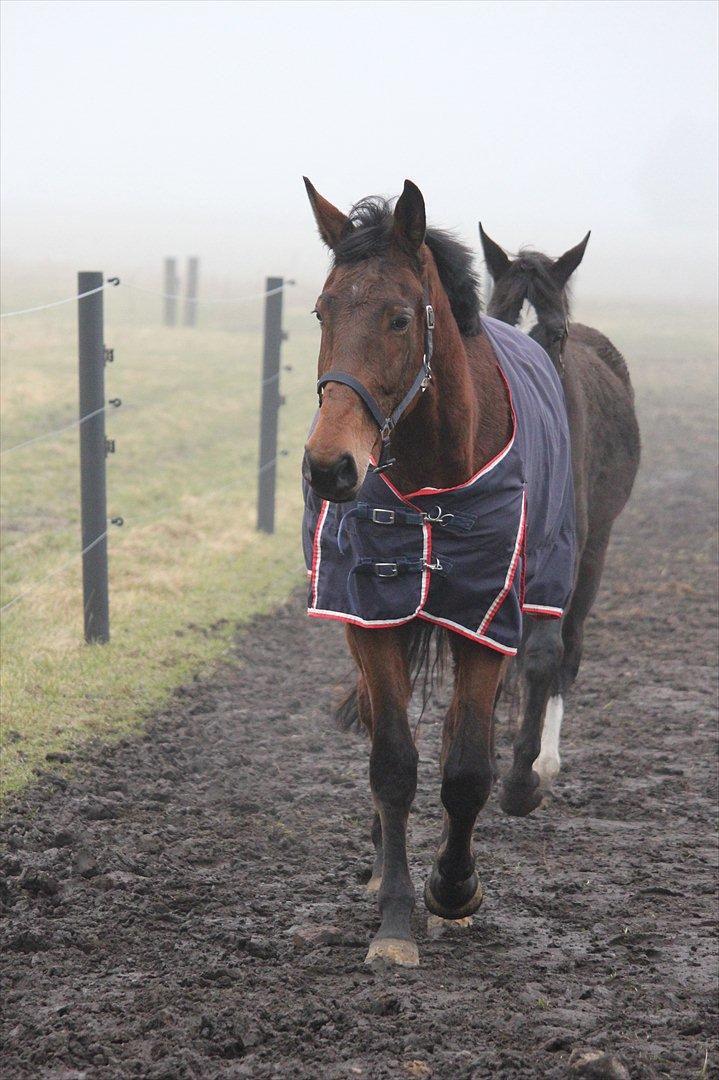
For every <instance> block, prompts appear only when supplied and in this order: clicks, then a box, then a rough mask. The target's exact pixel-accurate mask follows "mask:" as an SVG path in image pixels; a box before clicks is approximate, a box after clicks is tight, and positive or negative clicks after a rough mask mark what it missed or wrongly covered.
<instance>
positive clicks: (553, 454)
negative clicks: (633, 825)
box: [302, 179, 636, 966]
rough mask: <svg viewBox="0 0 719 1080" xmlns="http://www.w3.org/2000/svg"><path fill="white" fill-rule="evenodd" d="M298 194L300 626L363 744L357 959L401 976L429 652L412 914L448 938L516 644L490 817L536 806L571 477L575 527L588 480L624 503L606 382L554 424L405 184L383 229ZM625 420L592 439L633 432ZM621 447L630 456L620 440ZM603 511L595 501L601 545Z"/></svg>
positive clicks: (545, 396) (379, 209) (363, 207)
mask: <svg viewBox="0 0 719 1080" xmlns="http://www.w3.org/2000/svg"><path fill="white" fill-rule="evenodd" d="M305 185H306V188H307V193H308V196H309V200H310V204H311V206H312V210H313V212H314V216H315V220H316V223H317V226H318V229H319V232H320V236H321V238H322V239H323V241H324V242H325V244H326V245H327V246H328V247H329V248H330V250H331V252H332V255H333V265H332V268H331V270H330V273H329V276H328V277H327V280H326V282H325V285H324V287H323V290H322V293H321V294H320V296H319V298H318V300H317V302H316V307H315V314H316V316H317V318H318V319H319V321H320V322H321V324H322V337H321V344H320V353H319V361H318V384H317V385H318V393H319V395H320V404H321V408H320V409H319V412H318V414H317V416H316V418H315V422H314V424H313V426H312V430H311V432H310V436H309V438H308V441H307V443H306V447H305V453H304V458H303V465H302V472H303V479H304V484H305V500H306V512H305V523H304V533H303V540H304V546H305V555H306V559H307V563H308V568H309V571H310V604H309V608H310V614H311V615H315V616H318V617H323V618H337V619H339V620H340V621H342V622H344V623H345V624H346V634H347V641H348V645H349V649H350V652H351V654H352V656H353V658H354V660H355V663H356V666H357V684H356V687H355V688H353V690H352V691H351V692H350V694H349V695H348V696H347V698H346V700H345V702H344V703H343V705H342V706H341V707H340V709H339V710H338V711H339V716H340V718H341V719H344V720H347V719H352V718H354V717H357V718H358V719H359V720H360V721H361V723H362V724H363V725H364V726H365V727H366V729H367V730H368V732H369V734H370V737H371V750H370V763H369V764H370V768H369V774H370V787H371V791H372V796H373V800H374V804H375V809H376V813H375V820H374V825H373V829H372V837H373V841H374V844H375V863H374V870H373V874H372V877H371V879H370V882H369V888H370V890H372V891H376V892H377V898H378V904H379V910H380V915H381V924H380V927H379V930H378V932H377V934H376V935H375V937H374V938H373V940H372V942H371V944H370V947H369V951H368V954H367V961H368V962H371V961H373V960H375V959H377V958H383V959H385V960H386V961H388V962H390V963H395V964H399V965H406V966H414V965H416V964H417V963H418V962H419V954H418V949H417V945H416V943H415V941H414V939H413V936H412V931H411V925H410V918H411V914H412V911H413V909H414V906H415V896H414V889H413V886H412V881H411V878H410V874H409V868H408V863H407V843H406V830H407V820H408V815H409V811H410V807H411V804H412V801H413V799H414V795H415V790H416V783H417V760H418V754H417V749H416V746H415V743H414V739H413V736H412V731H411V729H410V725H409V721H408V705H409V701H410V698H411V694H412V688H413V678H414V677H415V676H416V674H417V672H418V670H419V669H421V667H422V665H423V664H425V663H426V662H427V659H428V655H429V642H430V639H431V636H432V635H433V634H435V635H437V634H439V635H441V636H442V637H443V638H444V639H445V640H446V642H447V643H448V645H449V649H450V650H451V655H452V660H453V667H454V693H453V697H452V701H451V704H450V708H449V712H448V715H447V717H446V720H445V724H444V730H443V739H442V752H441V773H442V782H441V800H442V803H443V806H444V810H445V813H444V825H443V830H442V836H441V838H440V843H439V848H438V852H437V856H436V858H435V861H434V866H433V868H432V871H431V873H430V875H429V878H428V879H427V882H426V885H425V893H424V896H425V903H426V905H427V907H428V909H429V910H430V911H431V912H432V913H433V914H435V915H438V916H441V917H443V918H446V919H455V920H459V919H463V918H465V917H466V916H469V915H471V914H472V913H473V912H475V911H476V910H477V909H478V907H479V906H480V904H481V902H482V895H483V894H482V889H481V886H480V883H479V879H478V876H477V873H476V869H475V854H474V851H473V847H472V834H473V829H474V824H475V821H476V818H477V816H478V814H479V811H480V810H481V808H482V807H483V806H484V804H485V802H486V801H487V799H488V797H489V794H490V790H491V787H492V783H493V779H494V774H495V754H494V709H495V704H496V701H497V698H498V695H499V692H500V689H501V685H502V680H503V677H504V674H505V670H506V666H507V663H508V660H509V658H510V657H512V656H514V655H516V654H517V652H518V650H520V645H521V654H522V655H521V659H522V671H523V677H524V680H525V682H526V686H527V695H526V708H525V713H524V717H523V722H522V725H521V729H520V731H519V734H518V737H517V739H516V742H515V746H514V759H513V764H512V767H511V770H510V772H509V775H508V776H507V777H506V778H505V780H504V785H503V791H502V796H501V805H502V807H503V809H504V810H505V811H506V812H507V813H510V814H515V815H525V814H528V813H530V812H531V811H532V810H533V809H535V808H536V806H538V805H539V803H540V802H541V799H542V788H541V784H540V778H539V776H538V774H537V773H536V772H534V771H533V764H534V762H535V761H536V759H537V758H538V757H539V756H540V747H541V733H542V722H543V718H544V713H545V709H546V706H547V702H548V700H549V699H550V696H552V695H555V696H556V694H557V692H558V690H557V688H558V686H559V684H560V677H561V671H562V664H563V651H564V647H563V639H562V623H563V614H564V610H565V607H566V606H567V603H568V602H569V599H570V595H571V594H572V592H573V591H576V581H577V569H576V568H577V566H581V565H582V564H583V563H584V562H585V555H586V549H587V536H588V522H589V521H590V519H591V521H592V522H593V523H594V522H595V519H596V520H598V519H599V518H600V517H601V516H602V515H601V512H600V510H599V509H597V511H596V513H593V514H588V513H587V512H584V513H582V512H581V509H580V510H579V512H577V511H575V491H574V488H573V486H572V484H573V483H574V480H573V475H574V473H575V472H576V470H577V468H579V469H580V472H581V476H580V477H579V483H578V484H575V487H576V493H577V494H576V501H577V503H579V502H582V503H583V505H584V507H585V511H586V503H587V500H588V499H590V498H592V497H593V492H594V491H595V488H596V487H597V478H598V477H602V478H603V479H602V480H601V483H600V488H601V490H602V491H604V486H603V485H606V484H607V483H608V482H613V492H614V493H616V492H618V491H619V490H620V489H622V490H625V498H626V497H628V493H629V489H630V488H631V479H628V480H627V479H626V477H625V476H624V475H612V474H613V473H615V474H616V473H621V472H622V468H621V466H622V461H623V459H622V458H621V454H620V453H619V451H617V453H616V455H615V454H613V453H612V452H611V445H608V444H607V440H605V439H603V438H602V439H600V440H599V443H598V445H597V447H596V448H595V447H593V446H592V445H591V440H592V439H595V438H596V437H597V426H596V424H595V422H594V418H595V416H596V415H598V414H599V413H600V412H601V411H603V409H604V406H605V404H606V402H605V401H604V400H603V399H602V397H601V393H600V390H601V391H602V392H603V390H604V384H603V382H602V378H601V377H600V376H597V375H596V373H594V377H593V378H592V379H588V380H587V383H586V387H585V390H584V394H585V397H586V398H590V397H591V398H592V402H591V404H590V403H589V402H587V403H586V410H585V411H584V412H583V411H581V410H580V411H579V412H576V411H575V413H573V414H572V415H570V416H569V421H568V420H567V410H566V409H565V407H564V401H563V396H562V388H561V382H560V380H559V378H558V376H557V373H556V371H555V370H554V368H553V367H552V362H551V360H550V359H549V358H548V357H547V354H546V353H545V352H544V350H543V349H541V348H540V347H539V346H538V345H537V344H536V343H534V342H533V341H532V340H531V339H530V338H528V337H526V336H525V335H523V334H521V333H520V332H519V331H517V330H514V329H510V328H509V327H508V326H505V325H504V324H503V323H502V322H501V321H496V320H494V319H485V318H484V317H482V318H480V304H479V298H478V280H477V277H476V276H475V274H474V272H473V269H472V258H471V255H470V253H469V251H468V250H467V249H466V248H465V247H464V246H463V245H461V244H460V243H458V242H457V241H456V240H455V239H454V238H453V237H451V236H450V235H449V234H447V233H444V232H441V231H439V230H435V229H427V226H426V216H425V206H424V199H423V197H422V194H421V192H420V191H419V189H418V188H417V187H416V185H414V184H413V183H412V182H411V181H405V185H404V190H403V192H402V195H401V196H400V198H399V199H398V200H397V203H396V205H395V207H394V210H392V208H391V206H390V204H389V203H387V202H386V201H385V200H383V199H379V198H370V199H365V200H362V201H361V202H360V203H358V204H357V205H356V206H355V207H354V208H353V209H352V210H351V211H350V213H349V214H344V213H343V212H342V211H340V210H339V209H337V208H336V207H335V206H333V205H332V204H331V203H329V202H328V201H327V200H326V199H324V198H323V197H322V196H321V195H320V194H319V193H318V192H317V191H316V190H315V188H314V187H313V185H312V184H311V183H310V182H309V180H307V179H305ZM601 363H604V362H603V361H601ZM605 366H607V365H605ZM584 370H585V369H584V368H582V372H584ZM607 370H608V371H609V368H608V367H607ZM578 378H579V379H580V380H583V379H584V375H581V376H578ZM612 378H613V379H614V380H615V382H616V381H617V376H616V375H615V374H613V375H612ZM611 389H612V392H616V395H617V396H620V395H619V389H618V387H617V386H614V384H612V387H611ZM625 389H626V386H625ZM627 400H628V410H626V409H625V410H624V411H622V410H621V409H619V408H618V407H617V409H616V411H614V412H613V411H612V410H611V409H610V410H609V419H608V421H607V422H608V423H612V424H614V425H615V426H622V425H623V427H628V428H630V429H632V430H636V422H635V421H634V420H633V409H632V406H631V397H629V398H628V399H627ZM535 414H536V415H535ZM589 414H591V422H585V421H586V420H587V416H588V415H589ZM632 424H633V425H634V427H633V428H632ZM572 425H573V426H572ZM532 427H534V429H535V430H533V431H532V430H530V429H532ZM570 428H571V438H570ZM617 441H618V442H623V443H626V444H629V443H631V442H632V436H631V435H630V434H629V435H628V434H627V432H626V431H624V430H622V431H621V432H619V433H618V434H617ZM610 443H611V440H610ZM570 444H571V445H570ZM629 471H631V470H628V468H627V467H626V466H625V467H624V472H625V473H627V472H629ZM620 501H621V500H620V497H619V496H618V495H616V494H615V495H614V496H613V498H611V499H610V497H609V495H607V496H606V499H605V500H604V505H605V517H606V519H607V520H604V518H602V522H603V525H602V526H601V528H603V530H604V532H605V533H606V535H607V537H608V528H609V527H610V524H611V522H610V521H608V518H609V517H611V516H612V515H614V516H616V513H618V512H619V509H620V508H621V507H620V505H619V503H620ZM575 516H576V520H575ZM597 528H600V526H597ZM594 550H598V543H597V544H595V548H594ZM447 553H449V556H448V554H447ZM478 553H479V555H480V556H481V560H480V562H481V565H480V564H478V562H477V556H478ZM577 555H578V556H579V557H578V558H577ZM478 567H479V569H478ZM468 570H469V572H467V571H468ZM595 576H596V575H595ZM485 578H486V581H485V580H484V579H485ZM533 590H534V592H533ZM542 590H544V591H542ZM465 592H466V593H467V595H466V596H465V595H464V594H465ZM488 599H489V604H488ZM545 600H546V601H547V602H546V603H545V602H544V601H545ZM540 601H541V602H540ZM570 606H571V605H570ZM485 608H486V610H485ZM478 612H480V613H481V619H480V616H479V615H478V614H477V613H478ZM523 615H524V630H523V631H522V616H523ZM450 616H451V617H450Z"/></svg>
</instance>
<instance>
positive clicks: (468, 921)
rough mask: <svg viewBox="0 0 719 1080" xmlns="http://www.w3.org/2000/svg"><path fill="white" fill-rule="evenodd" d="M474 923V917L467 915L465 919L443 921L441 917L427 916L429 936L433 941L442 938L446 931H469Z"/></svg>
mask: <svg viewBox="0 0 719 1080" xmlns="http://www.w3.org/2000/svg"><path fill="white" fill-rule="evenodd" d="M473 923H474V917H473V916H472V915H466V916H465V917H464V918H463V919H443V918H442V916H441V915H428V916H427V936H428V937H430V938H433V939H436V938H438V937H441V936H442V934H443V933H444V932H445V930H454V929H455V927H456V928H457V929H458V930H467V929H469V927H470V926H472V925H473Z"/></svg>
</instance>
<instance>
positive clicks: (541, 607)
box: [522, 604, 564, 615]
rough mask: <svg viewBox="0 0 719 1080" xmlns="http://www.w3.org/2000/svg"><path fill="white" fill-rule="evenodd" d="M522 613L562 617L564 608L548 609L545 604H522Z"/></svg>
mask: <svg viewBox="0 0 719 1080" xmlns="http://www.w3.org/2000/svg"><path fill="white" fill-rule="evenodd" d="M522 611H528V612H529V614H530V615H531V614H532V613H533V612H535V611H536V612H537V613H538V614H540V615H542V614H547V615H563V614H564V608H561V607H549V606H548V605H547V604H522Z"/></svg>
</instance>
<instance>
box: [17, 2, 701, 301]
mask: <svg viewBox="0 0 719 1080" xmlns="http://www.w3.org/2000/svg"><path fill="white" fill-rule="evenodd" d="M2 49H3V57H2V77H3V95H2V102H3V104H2V107H3V140H2V158H3V161H2V165H3V174H2V194H3V230H2V234H3V251H4V260H5V267H6V272H7V271H8V270H11V269H12V267H14V266H19V265H21V264H22V265H23V266H24V267H25V268H27V267H30V268H32V267H34V266H37V268H38V271H41V270H42V269H43V268H44V267H47V266H49V265H53V264H62V265H70V266H74V267H76V268H82V267H87V268H100V269H103V270H105V271H107V272H112V273H119V274H123V273H126V274H127V273H131V274H135V275H137V274H142V275H144V278H145V279H146V280H149V278H150V277H151V276H152V275H153V274H155V273H157V274H158V275H159V266H160V262H161V259H162V257H163V256H164V255H166V254H177V255H178V256H180V257H183V256H185V255H187V254H197V255H199V256H200V257H201V259H202V265H203V272H204V274H205V280H207V278H208V277H213V276H215V277H224V278H225V279H226V280H228V281H233V282H234V281H237V282H240V281H241V282H245V281H248V280H251V279H253V278H259V277H261V276H262V275H264V274H265V273H281V274H282V273H284V274H287V275H293V276H296V277H297V278H298V279H300V280H301V281H302V282H303V283H305V282H308V281H309V282H312V281H313V280H317V281H318V280H319V273H320V272H321V269H322V268H323V267H324V266H325V265H326V255H325V254H324V253H323V251H322V248H321V245H320V243H319V240H318V239H317V237H316V233H315V230H314V225H313V222H312V218H311V215H310V211H309V207H308V204H307V200H306V196H305V193H304V188H303V185H302V180H301V177H302V174H303V173H306V174H307V175H308V176H309V177H310V178H311V179H312V181H313V182H314V184H315V185H316V186H317V188H318V189H319V190H320V191H321V192H322V193H323V194H324V195H325V196H326V197H327V198H329V199H330V200H331V201H333V202H335V203H336V204H337V205H339V206H341V207H343V208H348V207H349V206H350V204H351V203H352V202H354V201H356V200H357V199H358V198H359V197H361V196H362V195H366V194H370V193H377V192H379V193H383V194H387V195H395V194H397V193H398V192H399V191H400V190H401V187H402V182H403V180H404V178H405V177H406V176H407V177H410V178H412V179H413V180H414V181H415V182H416V183H417V184H419V186H420V187H421V188H422V190H423V192H424V195H425V200H426V203H427V210H428V217H429V220H430V221H431V222H432V223H434V224H437V225H443V226H450V227H454V228H456V229H457V231H458V233H459V234H460V235H461V236H462V237H464V238H465V239H467V240H468V241H469V242H470V243H471V244H472V245H473V246H474V247H475V248H477V247H478V240H477V220H478V219H479V218H481V219H482V221H483V223H484V224H485V227H486V229H487V230H488V232H489V233H490V234H491V235H492V236H493V237H494V238H495V239H497V240H498V241H499V242H500V243H502V244H503V245H505V246H506V247H508V248H510V249H516V248H517V247H519V246H520V245H522V244H533V245H535V246H537V247H540V248H542V249H544V250H547V251H549V252H551V253H554V254H559V253H560V252H561V251H563V250H564V249H565V248H567V247H569V246H571V245H573V244H575V243H576V242H577V241H578V240H579V239H580V238H581V237H582V236H583V235H584V233H585V232H586V231H587V229H589V228H591V229H592V239H591V242H590V247H589V250H588V254H587V257H586V260H585V265H584V266H583V267H582V269H581V288H582V291H583V292H588V293H591V294H592V295H595V296H602V297H627V298H642V299H644V298H652V297H655V298H660V299H662V300H672V299H673V300H676V301H677V302H686V301H687V300H689V299H690V298H696V299H697V300H701V301H710V300H711V299H712V297H713V296H714V294H715V288H716V229H717V194H716V193H717V136H716V131H717V115H716V112H717V70H716V54H717V7H716V5H715V4H714V3H713V2H701V0H700V2H687V0H681V2H678V3H675V2H639V3H622V2H614V3H605V2H600V3H592V2H570V3H564V2H556V3H555V2H551V3H546V2H532V3H519V2H518V3H511V2H510V3H504V2H503V3H481V2H464V3H449V2H447V0H442V2H439V3H437V2H434V0H430V2H425V3H421V2H417V3H415V2H412V3H405V2H386V3H372V2H367V0H363V2H361V3H315V2H312V3H305V2H291V3H281V2H275V3H272V2H269V3H241V2H222V0H214V2H213V0H210V2H199V3H196V2H192V0H190V2H182V3H180V2H173V0H166V2H152V0H149V2H147V0H134V2H126V0H101V2H95V0H87V2H85V0H74V2H65V0H53V2H34V0H20V2H16V0H5V3H4V4H3V34H2ZM310 287H313V286H312V285H310Z"/></svg>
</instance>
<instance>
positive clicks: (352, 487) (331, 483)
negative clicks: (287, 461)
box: [302, 450, 361, 502]
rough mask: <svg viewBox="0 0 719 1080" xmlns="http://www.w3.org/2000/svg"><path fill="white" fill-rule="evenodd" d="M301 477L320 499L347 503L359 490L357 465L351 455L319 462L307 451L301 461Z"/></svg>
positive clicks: (341, 455)
mask: <svg viewBox="0 0 719 1080" xmlns="http://www.w3.org/2000/svg"><path fill="white" fill-rule="evenodd" d="M302 475H303V477H304V479H305V480H306V481H307V483H308V484H309V485H310V487H311V488H312V490H313V491H314V492H315V493H316V494H317V495H319V497H320V498H321V499H328V500H329V501H330V502H349V500H350V499H353V498H354V497H355V495H356V494H357V492H358V491H359V488H360V483H361V482H360V476H359V470H358V469H357V463H356V461H355V459H354V457H353V456H352V454H347V453H345V454H340V456H339V457H337V458H335V459H334V460H333V461H330V462H320V461H319V460H318V459H317V458H316V457H314V456H313V455H312V454H311V453H310V451H309V450H305V455H304V458H303V459H302Z"/></svg>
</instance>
